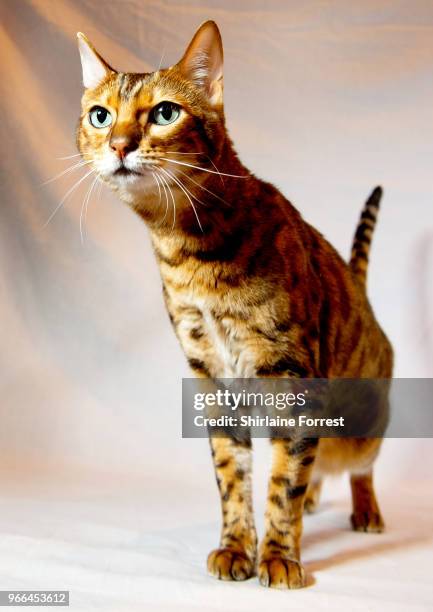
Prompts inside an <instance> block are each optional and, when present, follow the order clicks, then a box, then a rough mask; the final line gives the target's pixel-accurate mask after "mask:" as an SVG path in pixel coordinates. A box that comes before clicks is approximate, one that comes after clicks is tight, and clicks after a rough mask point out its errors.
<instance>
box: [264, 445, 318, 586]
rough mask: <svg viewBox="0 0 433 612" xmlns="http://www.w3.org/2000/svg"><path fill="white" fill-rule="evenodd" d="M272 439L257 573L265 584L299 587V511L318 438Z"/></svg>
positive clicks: (301, 582)
mask: <svg viewBox="0 0 433 612" xmlns="http://www.w3.org/2000/svg"><path fill="white" fill-rule="evenodd" d="M271 442H272V446H273V462H272V472H271V477H270V480H269V490H268V501H267V508H266V515H265V537H264V538H263V541H262V543H261V545H260V550H259V565H258V577H259V580H260V582H261V584H263V585H264V586H269V587H275V588H280V589H287V588H289V589H298V588H300V587H303V586H304V585H305V576H304V570H303V567H302V565H301V557H300V542H301V535H302V514H303V510H304V500H305V494H306V491H307V487H308V483H309V480H310V475H311V471H312V468H313V464H314V459H315V455H316V449H317V444H318V440H317V439H301V440H281V439H273V440H272V441H271Z"/></svg>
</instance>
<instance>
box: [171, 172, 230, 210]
mask: <svg viewBox="0 0 433 612" xmlns="http://www.w3.org/2000/svg"><path fill="white" fill-rule="evenodd" d="M178 172H179V173H180V174H182V176H185V177H186V178H187V179H188V180H189V181H192V182H193V183H194V184H195V185H197V187H200V189H203V190H204V191H207V192H208V193H209V194H210V195H211V196H213V197H214V198H217V200H220V201H221V202H222V203H223V204H225V205H226V206H230V207H231V204H229V203H228V202H226V201H225V200H223V199H222V198H221V197H220V196H218V195H217V194H216V193H214V192H213V191H211V190H210V189H207V187H204V186H203V185H201V184H200V183H199V182H198V181H195V180H194V179H193V178H192V177H191V176H189V175H188V174H187V173H186V172H182V170H178ZM201 204H203V206H205V204H204V203H203V202H201Z"/></svg>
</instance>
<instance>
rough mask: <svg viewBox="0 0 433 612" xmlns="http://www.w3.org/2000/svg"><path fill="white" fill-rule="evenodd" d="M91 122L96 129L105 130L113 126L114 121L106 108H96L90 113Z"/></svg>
mask: <svg viewBox="0 0 433 612" xmlns="http://www.w3.org/2000/svg"><path fill="white" fill-rule="evenodd" d="M89 121H90V123H91V124H92V125H93V127H95V128H105V127H108V126H109V125H111V124H112V122H113V119H112V118H111V115H110V113H109V112H108V111H107V109H106V108H102V106H94V107H93V108H92V110H91V111H90V113H89Z"/></svg>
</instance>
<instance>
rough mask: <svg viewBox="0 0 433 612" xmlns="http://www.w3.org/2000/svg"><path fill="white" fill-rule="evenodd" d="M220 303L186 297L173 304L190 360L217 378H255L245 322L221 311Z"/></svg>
mask: <svg viewBox="0 0 433 612" xmlns="http://www.w3.org/2000/svg"><path fill="white" fill-rule="evenodd" d="M219 306H220V303H219V300H218V299H215V298H214V299H212V298H211V297H208V298H200V297H197V296H195V295H194V294H185V295H183V296H182V297H181V298H178V299H177V300H176V299H175V300H174V301H172V303H171V307H169V310H172V311H173V312H172V313H171V314H172V315H173V317H174V319H175V320H176V332H177V335H178V337H179V340H180V342H181V345H182V348H183V350H184V352H185V354H186V356H187V358H188V359H197V360H199V361H201V362H203V363H204V364H205V366H206V369H207V370H208V371H209V374H210V375H211V376H213V377H216V378H235V377H237V378H248V377H252V376H254V375H255V357H254V354H253V352H252V351H251V350H250V347H249V342H248V334H247V333H246V329H245V323H244V321H242V320H240V319H237V318H236V316H233V315H228V314H226V315H224V314H222V313H221V311H220V308H219Z"/></svg>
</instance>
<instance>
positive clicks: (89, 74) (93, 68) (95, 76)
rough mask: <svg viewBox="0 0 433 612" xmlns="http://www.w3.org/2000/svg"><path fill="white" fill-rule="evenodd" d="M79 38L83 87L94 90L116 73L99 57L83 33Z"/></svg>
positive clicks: (80, 33) (78, 35) (79, 33)
mask: <svg viewBox="0 0 433 612" xmlns="http://www.w3.org/2000/svg"><path fill="white" fill-rule="evenodd" d="M77 38H78V50H79V52H80V58H81V67H82V69H83V85H84V87H85V88H86V89H94V88H95V87H97V86H98V85H99V83H101V82H102V81H103V80H104V79H105V78H107V76H109V75H110V74H113V73H114V72H115V71H114V70H113V69H112V68H111V66H109V65H108V64H107V62H106V61H105V60H104V59H103V58H102V57H101V56H100V55H99V53H98V52H97V51H96V49H95V47H94V46H93V45H92V43H91V42H90V41H89V40H87V38H86V36H85V35H84V34H82V32H78V34H77Z"/></svg>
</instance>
